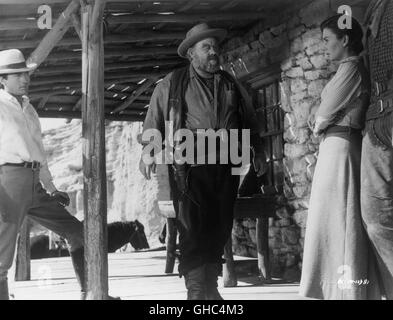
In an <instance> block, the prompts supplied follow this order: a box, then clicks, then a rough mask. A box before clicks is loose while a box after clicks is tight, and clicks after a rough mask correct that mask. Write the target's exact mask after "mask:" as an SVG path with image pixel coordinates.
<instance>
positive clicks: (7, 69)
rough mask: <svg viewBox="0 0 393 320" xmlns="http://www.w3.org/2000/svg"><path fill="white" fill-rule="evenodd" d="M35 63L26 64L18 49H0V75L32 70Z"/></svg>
mask: <svg viewBox="0 0 393 320" xmlns="http://www.w3.org/2000/svg"><path fill="white" fill-rule="evenodd" d="M35 68H37V64H36V63H31V64H29V65H27V64H26V60H25V57H24V56H23V53H22V52H21V51H20V50H18V49H9V50H3V51H0V75H2V74H10V73H21V72H28V71H32V70H34V69H35Z"/></svg>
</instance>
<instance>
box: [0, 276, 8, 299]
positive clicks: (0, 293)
mask: <svg viewBox="0 0 393 320" xmlns="http://www.w3.org/2000/svg"><path fill="white" fill-rule="evenodd" d="M9 299H10V296H9V294H8V281H7V280H0V300H9Z"/></svg>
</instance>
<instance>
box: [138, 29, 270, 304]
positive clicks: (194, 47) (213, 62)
mask: <svg viewBox="0 0 393 320" xmlns="http://www.w3.org/2000/svg"><path fill="white" fill-rule="evenodd" d="M225 36H226V31H225V30H224V29H212V28H210V27H209V26H208V25H207V24H205V23H202V24H198V25H196V26H194V27H193V28H191V29H190V30H189V31H188V33H187V35H186V38H185V39H184V40H183V42H182V43H181V44H180V46H179V48H178V54H179V55H180V56H181V57H183V58H187V59H188V60H189V62H190V64H189V65H188V66H186V67H184V68H180V69H177V70H175V71H174V72H171V73H170V74H168V75H167V76H166V77H165V78H164V79H163V81H161V82H159V83H158V85H157V86H156V88H155V90H154V92H153V94H152V97H151V101H150V107H149V110H148V112H147V116H146V119H145V121H144V125H143V131H144V133H145V132H146V130H149V129H155V130H158V131H159V132H160V133H161V136H163V135H164V132H165V124H166V123H165V122H166V121H172V122H173V132H177V130H178V129H187V130H189V131H190V132H192V134H193V135H195V136H197V135H198V134H199V133H200V130H202V131H203V130H214V132H218V131H219V132H223V131H228V130H231V129H249V130H250V131H249V132H250V133H251V135H250V141H251V147H252V150H253V155H254V159H253V163H254V169H255V170H256V172H257V174H258V175H259V176H260V175H262V174H264V173H265V171H266V168H267V166H266V158H265V154H264V150H263V145H262V141H261V138H260V137H259V135H258V133H259V132H260V129H259V128H260V127H261V125H262V124H258V122H257V118H256V113H255V110H254V108H253V107H252V105H251V101H250V99H249V98H248V96H247V92H246V91H245V90H244V89H243V88H242V87H241V86H240V85H239V84H238V83H237V82H236V81H234V79H233V78H232V77H231V76H230V75H229V74H228V73H226V72H224V71H222V70H221V69H220V63H219V43H220V42H221V41H222V40H223V39H224V38H225ZM143 136H144V135H143V134H142V137H143ZM234 142H235V141H229V143H230V144H233V143H234ZM151 143H152V142H151V141H150V140H149V141H142V144H143V145H144V147H145V148H146V146H148V145H149V144H150V145H151ZM193 147H195V144H194V146H193ZM144 150H145V149H144ZM214 151H215V152H217V153H216V155H215V157H216V159H217V158H220V161H219V162H218V163H214V164H206V162H205V163H202V164H201V163H200V162H198V161H197V162H198V163H195V162H194V161H189V163H187V162H186V164H179V163H175V164H174V165H172V166H168V169H169V177H170V185H171V194H172V198H173V200H174V206H175V211H176V212H177V228H178V230H179V249H180V257H179V262H180V263H179V274H180V275H181V276H182V275H184V278H185V285H186V288H187V290H188V291H187V297H188V299H189V300H205V299H207V300H219V299H222V297H221V296H220V294H219V292H218V290H217V279H218V275H219V274H220V272H221V270H222V263H223V259H222V255H223V251H224V246H225V243H226V241H227V240H228V238H229V236H230V235H231V230H232V225H233V208H234V204H235V200H236V197H237V191H238V184H239V176H237V175H233V174H232V169H233V164H232V163H231V161H222V157H220V155H222V152H221V151H220V150H218V149H214ZM224 158H225V157H224ZM227 160H228V159H227ZM155 166H156V164H155V163H154V162H153V163H150V164H149V163H146V162H145V161H144V160H143V157H141V161H140V164H139V169H140V171H141V172H142V174H143V175H144V176H145V178H146V179H150V177H151V173H152V172H153V173H154V172H155Z"/></svg>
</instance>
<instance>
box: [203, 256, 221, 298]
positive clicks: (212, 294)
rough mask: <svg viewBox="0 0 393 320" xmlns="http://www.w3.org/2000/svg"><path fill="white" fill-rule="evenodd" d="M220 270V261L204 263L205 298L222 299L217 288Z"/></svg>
mask: <svg viewBox="0 0 393 320" xmlns="http://www.w3.org/2000/svg"><path fill="white" fill-rule="evenodd" d="M221 270H222V265H221V264H220V263H208V264H206V282H205V283H206V300H224V299H223V298H222V297H221V295H220V293H219V292H218V289H217V287H218V284H217V280H218V276H219V275H220V273H221Z"/></svg>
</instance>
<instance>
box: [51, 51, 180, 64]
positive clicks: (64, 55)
mask: <svg viewBox="0 0 393 320" xmlns="http://www.w3.org/2000/svg"><path fill="white" fill-rule="evenodd" d="M176 53H177V47H150V48H132V49H128V48H119V49H106V50H105V59H107V58H113V57H122V56H125V57H138V56H158V55H175V54H176ZM58 60H81V54H80V52H78V51H76V52H75V51H65V52H56V53H52V54H51V55H50V56H49V57H48V58H47V59H46V61H48V62H53V61H58Z"/></svg>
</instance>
